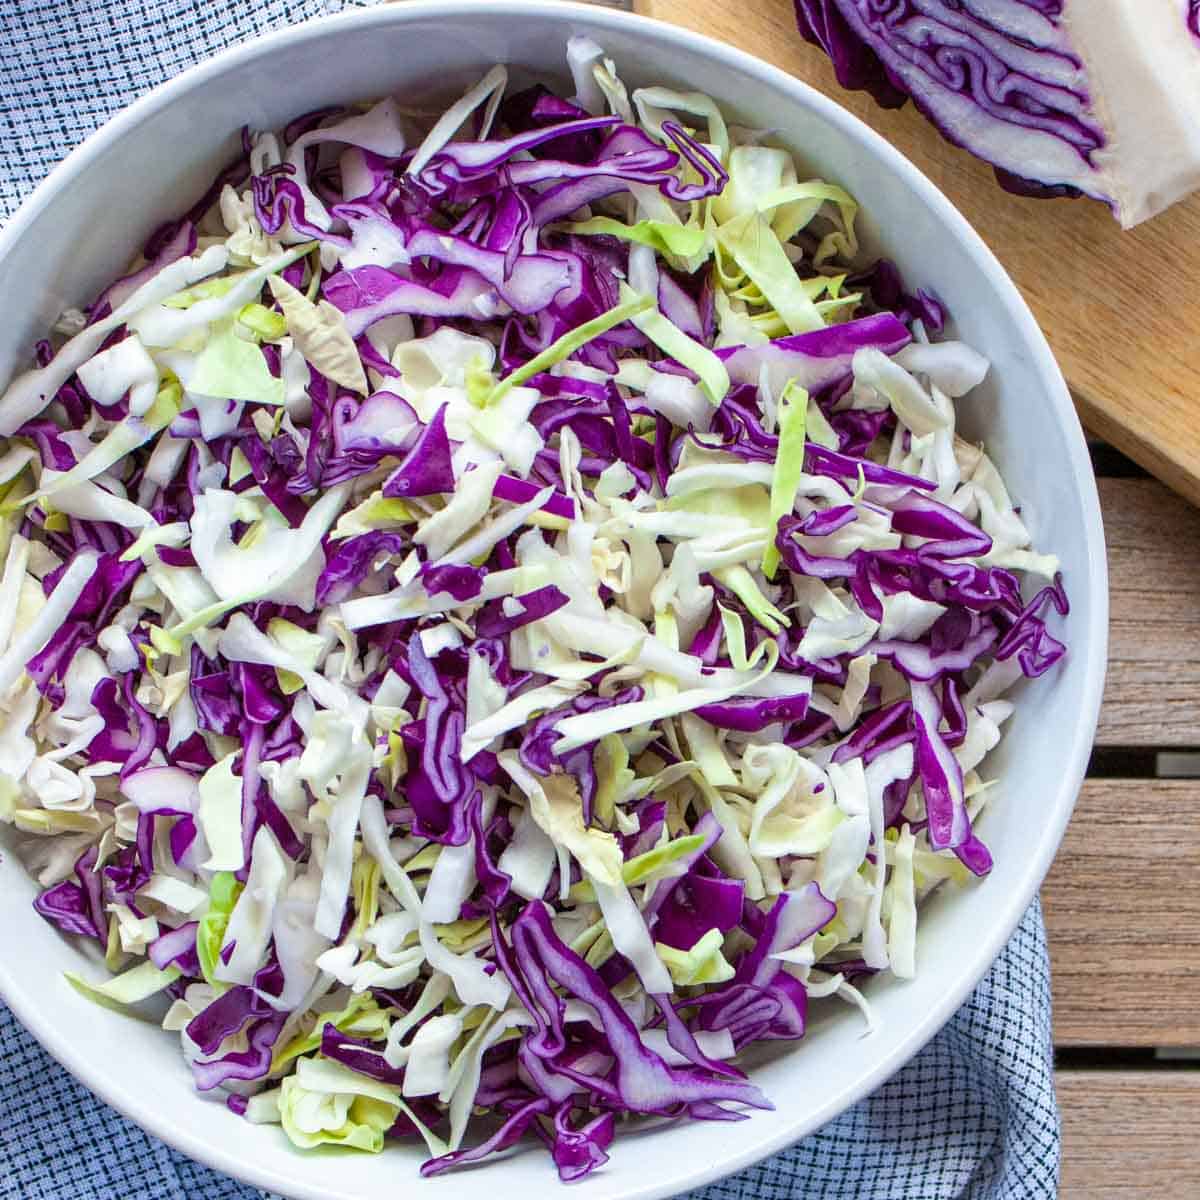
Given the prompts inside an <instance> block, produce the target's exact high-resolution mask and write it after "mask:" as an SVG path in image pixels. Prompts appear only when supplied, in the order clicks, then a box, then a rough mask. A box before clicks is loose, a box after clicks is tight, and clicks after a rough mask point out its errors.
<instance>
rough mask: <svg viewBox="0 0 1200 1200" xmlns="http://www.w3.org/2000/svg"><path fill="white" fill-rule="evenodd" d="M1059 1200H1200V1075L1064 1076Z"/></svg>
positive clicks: (1088, 1073) (1126, 1073)
mask: <svg viewBox="0 0 1200 1200" xmlns="http://www.w3.org/2000/svg"><path fill="white" fill-rule="evenodd" d="M1058 1099H1059V1106H1060V1107H1061V1109H1062V1119H1063V1161H1062V1187H1061V1189H1060V1191H1059V1200H1136V1198H1139V1197H1145V1198H1146V1200H1158V1197H1165V1196H1173V1197H1180V1200H1182V1198H1184V1197H1195V1196H1200V1155H1197V1153H1196V1140H1197V1138H1198V1137H1200V1117H1197V1112H1198V1111H1200V1071H1060V1072H1059V1073H1058Z"/></svg>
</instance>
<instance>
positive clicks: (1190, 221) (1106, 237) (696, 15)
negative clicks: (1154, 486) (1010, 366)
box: [634, 0, 1200, 504]
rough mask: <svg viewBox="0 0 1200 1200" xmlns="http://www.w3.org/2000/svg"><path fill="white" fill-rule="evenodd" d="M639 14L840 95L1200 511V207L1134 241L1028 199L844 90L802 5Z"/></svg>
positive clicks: (659, 2) (638, 2)
mask: <svg viewBox="0 0 1200 1200" xmlns="http://www.w3.org/2000/svg"><path fill="white" fill-rule="evenodd" d="M634 7H635V8H636V9H637V11H639V12H641V13H643V14H644V15H646V16H652V17H657V18H659V19H660V20H664V21H670V22H672V23H674V24H676V25H682V26H686V27H687V28H690V29H696V30H699V31H701V32H703V33H707V34H709V35H710V36H711V37H715V38H719V39H720V40H722V41H724V42H728V43H730V44H731V45H734V46H738V47H740V48H741V49H743V50H747V51H749V52H750V53H751V54H755V55H757V56H758V57H759V58H762V59H765V60H766V61H767V62H769V63H772V64H774V65H775V66H777V67H782V68H783V69H784V70H785V71H788V72H790V73H791V74H792V75H794V76H796V77H797V78H799V79H802V80H804V81H805V82H806V83H809V84H811V85H812V86H813V87H815V88H817V90H818V91H821V92H824V93H825V94H826V95H829V96H832V97H833V98H834V99H836V100H837V101H839V103H841V104H842V105H844V106H845V107H846V108H848V109H850V110H851V111H852V112H854V113H855V114H856V115H857V116H859V117H861V118H862V119H863V120H864V121H866V123H867V124H868V125H871V126H872V127H873V128H875V129H876V130H878V131H879V132H880V133H881V134H883V136H884V137H886V138H887V139H888V140H889V141H891V142H892V143H893V144H894V145H895V146H897V147H898V148H899V149H900V150H901V151H903V153H904V154H906V155H907V156H908V157H909V158H910V159H912V161H913V162H914V163H916V165H917V166H918V167H920V168H921V170H922V171H924V172H925V174H927V175H928V176H929V177H930V178H931V179H932V180H933V181H934V183H936V184H937V185H938V186H939V187H940V188H941V189H942V191H944V192H945V193H946V195H947V196H949V197H950V199H951V200H952V201H953V202H954V203H955V204H956V205H957V206H958V207H959V208H960V209H961V210H962V212H963V213H964V214H965V215H966V217H967V219H968V220H969V221H970V222H971V223H972V224H973V225H974V226H975V228H976V229H977V230H978V231H979V232H980V233H981V234H982V235H983V237H984V239H985V240H986V241H987V243H988V244H989V245H990V246H991V248H992V250H993V251H994V252H995V254H996V256H997V257H998V258H999V259H1000V261H1001V262H1002V263H1003V264H1004V265H1005V267H1006V268H1007V269H1008V271H1009V273H1010V274H1011V275H1012V277H1013V279H1015V280H1016V282H1017V286H1018V287H1020V289H1021V290H1022V292H1024V294H1025V298H1026V299H1027V300H1028V301H1029V304H1030V307H1031V308H1032V309H1033V311H1034V314H1035V315H1036V316H1037V318H1038V320H1039V321H1040V322H1041V325H1042V328H1043V329H1044V330H1045V332H1046V336H1047V337H1048V338H1049V340H1050V344H1051V346H1052V347H1053V348H1054V351H1055V353H1056V354H1057V356H1058V361H1059V363H1060V364H1061V365H1062V369H1063V373H1064V374H1065V375H1066V377H1067V382H1068V383H1069V384H1070V386H1071V389H1072V391H1073V393H1074V395H1075V400H1076V404H1077V406H1078V409H1079V415H1080V417H1081V418H1082V420H1083V422H1084V424H1085V425H1086V426H1087V427H1088V429H1089V430H1091V431H1092V432H1093V433H1095V434H1097V435H1099V436H1100V437H1102V438H1104V439H1105V440H1107V441H1109V442H1112V443H1113V444H1114V445H1116V446H1119V447H1120V448H1121V449H1122V450H1123V451H1125V453H1126V454H1128V455H1129V456H1130V457H1132V458H1134V459H1136V460H1137V461H1138V462H1139V463H1141V464H1142V466H1144V467H1145V468H1146V469H1147V470H1149V471H1152V472H1153V473H1154V474H1155V475H1157V476H1158V477H1159V478H1160V479H1162V480H1163V481H1164V482H1165V483H1167V484H1169V485H1170V486H1171V487H1173V488H1175V489H1176V490H1177V491H1179V492H1181V493H1183V495H1185V496H1187V497H1188V499H1190V500H1191V501H1192V502H1193V503H1197V504H1200V196H1197V197H1193V198H1192V199H1191V200H1190V201H1188V202H1185V203H1183V204H1180V205H1176V207H1175V208H1173V209H1172V210H1170V211H1169V212H1167V213H1164V214H1163V215H1162V216H1160V217H1156V218H1155V219H1154V220H1152V221H1149V222H1147V223H1146V224H1144V225H1141V226H1139V227H1138V228H1137V229H1134V230H1130V231H1122V230H1121V228H1120V227H1119V226H1118V225H1117V223H1116V221H1115V220H1114V219H1113V218H1112V216H1111V215H1110V214H1109V212H1108V209H1107V208H1105V207H1104V206H1103V205H1101V204H1098V203H1096V202H1094V201H1089V200H1027V199H1022V198H1019V197H1016V196H1010V195H1008V194H1007V193H1006V192H1003V191H1001V190H1000V188H999V187H998V186H997V185H996V182H995V179H994V177H993V175H992V171H991V168H990V167H987V166H986V165H984V164H983V163H981V162H978V161H976V160H975V159H973V158H972V157H971V156H970V155H968V154H966V153H965V152H963V151H961V150H957V149H955V148H954V147H953V146H951V145H949V144H948V143H947V142H945V141H943V140H942V138H941V137H940V136H939V135H938V133H937V132H936V131H935V130H934V129H933V128H932V127H931V126H930V125H929V124H927V123H926V121H925V120H924V119H923V118H922V117H921V116H919V115H918V114H917V113H916V112H915V111H914V110H913V108H912V106H911V105H909V106H907V107H905V108H904V109H902V110H900V111H899V112H895V111H893V112H887V111H884V110H882V109H879V108H877V107H876V106H875V104H874V102H873V101H872V100H870V98H869V97H867V96H866V95H865V94H863V93H861V92H846V91H843V90H842V89H841V88H840V87H839V86H838V84H837V81H836V80H835V78H834V75H833V70H832V68H831V67H830V65H829V61H828V59H826V58H825V56H824V55H823V54H822V53H821V52H820V51H818V50H817V49H816V48H815V47H812V46H810V45H809V44H808V43H807V42H805V41H804V39H803V38H801V36H800V34H799V33H798V32H797V30H796V24H795V20H794V16H793V11H792V4H791V2H790V0H634Z"/></svg>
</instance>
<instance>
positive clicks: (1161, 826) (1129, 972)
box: [1042, 779, 1200, 1046]
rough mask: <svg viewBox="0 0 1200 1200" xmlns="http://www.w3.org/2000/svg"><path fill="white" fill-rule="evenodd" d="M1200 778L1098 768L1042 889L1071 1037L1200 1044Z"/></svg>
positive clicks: (1059, 1039) (1066, 1041)
mask: <svg viewBox="0 0 1200 1200" xmlns="http://www.w3.org/2000/svg"><path fill="white" fill-rule="evenodd" d="M1197 880H1200V780H1148V779H1135V780H1119V779H1090V780H1088V781H1087V782H1086V783H1085V784H1084V787H1083V792H1082V794H1081V795H1080V797H1079V803H1078V806H1077V807H1076V810H1075V816H1074V819H1073V820H1072V822H1071V825H1070V828H1069V829H1068V830H1067V836H1066V838H1065V840H1064V841H1063V845H1062V849H1061V850H1060V851H1059V855H1058V859H1057V860H1056V862H1055V864H1054V867H1053V868H1052V869H1051V871H1050V875H1049V877H1048V878H1047V880H1046V883H1045V885H1044V886H1043V888H1042V903H1043V906H1044V908H1045V913H1046V928H1047V933H1048V936H1049V940H1050V959H1051V964H1052V966H1053V970H1052V972H1051V979H1052V985H1053V990H1054V1040H1055V1042H1056V1043H1057V1044H1058V1045H1060V1046H1103V1045H1111V1046H1200V889H1198V888H1197V886H1196V884H1197Z"/></svg>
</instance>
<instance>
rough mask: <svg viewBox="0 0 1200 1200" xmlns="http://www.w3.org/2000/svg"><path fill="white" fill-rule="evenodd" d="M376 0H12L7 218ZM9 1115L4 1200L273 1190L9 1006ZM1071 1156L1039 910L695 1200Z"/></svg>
mask: <svg viewBox="0 0 1200 1200" xmlns="http://www.w3.org/2000/svg"><path fill="white" fill-rule="evenodd" d="M374 2H375V0H254V2H253V3H246V2H245V0H4V3H3V13H2V14H0V147H2V150H0V155H2V157H3V165H2V168H0V219H2V218H3V217H5V216H8V215H10V214H11V213H12V212H13V211H14V210H15V208H16V207H17V205H18V204H19V203H20V201H21V200H22V199H23V197H24V196H26V195H27V194H28V193H29V191H30V190H31V189H32V187H33V186H34V184H35V183H37V182H38V181H39V180H40V179H41V178H42V177H43V176H45V175H46V174H47V172H48V171H49V170H50V169H51V167H53V166H54V164H55V163H56V162H58V161H59V159H61V158H62V157H63V156H64V155H65V154H66V152H67V151H68V150H70V149H71V147H72V146H74V145H75V144H77V143H78V142H79V141H81V140H82V139H83V138H84V137H85V136H86V135H87V134H89V133H90V132H91V131H92V130H93V129H95V128H96V127H97V126H99V125H100V124H101V123H102V122H104V121H105V120H106V119H107V118H108V117H110V116H111V115H112V114H113V113H115V112H116V111H117V110H118V109H120V108H121V107H122V106H123V105H125V104H127V103H128V102H129V101H130V100H132V99H134V98H135V97H136V96H139V95H141V94H142V93H143V92H145V91H146V90H148V89H149V88H150V87H152V86H154V85H155V84H157V83H159V82H161V81H162V80H165V79H169V78H171V77H172V76H174V75H176V74H178V73H179V72H180V71H181V70H183V69H184V68H185V67H188V66H190V65H191V64H192V63H195V62H197V61H199V60H200V59H202V58H204V57H206V56H208V55H210V54H213V53H215V52H216V51H218V50H221V49H223V48H224V47H226V46H229V45H231V44H233V43H234V42H237V41H241V40H243V39H245V38H247V37H251V36H253V35H254V34H258V33H263V32H265V31H266V30H268V29H273V28H276V27H278V26H280V25H284V24H288V23H291V22H295V21H300V20H304V19H306V18H309V17H315V16H321V15H324V14H327V13H335V12H341V11H343V10H344V9H347V8H356V7H367V6H369V5H370V4H372V3H374ZM47 936H49V932H47ZM164 1036H166V1035H164ZM0 1114H2V1116H0V1130H2V1131H3V1135H2V1136H0V1200H184V1198H188V1200H191V1198H195V1200H258V1198H259V1196H260V1193H259V1192H258V1191H257V1190H256V1189H254V1188H250V1187H246V1186H244V1185H242V1184H239V1183H235V1182H234V1181H233V1180H232V1179H229V1178H227V1177H225V1176H223V1175H219V1174H217V1173H216V1172H214V1171H211V1170H209V1169H208V1168H207V1167H202V1166H200V1165H199V1164H197V1163H194V1162H192V1161H191V1160H190V1159H188V1158H185V1157H184V1156H183V1155H181V1154H178V1153H176V1152H175V1151H173V1150H171V1149H169V1148H168V1147H167V1146H165V1145H163V1144H162V1143H161V1142H159V1141H157V1140H156V1139H155V1138H152V1137H150V1136H149V1135H147V1134H145V1133H143V1132H142V1131H141V1130H140V1129H138V1128H137V1127H136V1126H135V1125H132V1124H130V1122H128V1121H126V1120H125V1119H124V1118H123V1117H121V1116H119V1115H118V1114H117V1113H116V1112H114V1111H113V1110H112V1109H110V1108H108V1107H107V1106H105V1105H103V1104H101V1103H100V1101H98V1100H97V1099H96V1098H95V1097H93V1096H92V1095H91V1094H90V1093H89V1092H88V1091H87V1090H86V1089H85V1088H83V1087H82V1086H81V1085H80V1084H78V1083H77V1082H76V1081H75V1080H74V1079H73V1078H71V1077H70V1076H69V1075H67V1073H66V1072H65V1071H63V1070H62V1068H61V1067H59V1066H58V1065H57V1064H56V1063H55V1062H54V1061H53V1060H52V1059H51V1058H50V1057H49V1056H48V1055H47V1054H46V1053H45V1052H44V1051H43V1050H42V1049H41V1048H40V1047H39V1046H38V1045H37V1043H36V1042H35V1041H34V1040H33V1038H31V1037H30V1036H29V1034H27V1033H26V1032H25V1031H24V1029H22V1028H21V1026H20V1025H18V1024H17V1022H16V1020H15V1019H14V1017H13V1016H12V1014H11V1013H10V1012H9V1011H8V1009H7V1008H5V1007H3V1005H0ZM48 1114H52V1116H51V1117H50V1119H47V1118H48ZM261 1136H264V1137H270V1136H273V1135H272V1133H271V1132H270V1131H265V1130H264V1131H262V1132H261ZM617 1153H620V1146H619V1145H618V1147H617ZM1058 1161H1059V1121H1058V1109H1057V1105H1056V1103H1055V1098H1054V1074H1053V1056H1052V1049H1051V1030H1050V970H1049V963H1048V960H1047V957H1046V938H1045V928H1044V926H1043V924H1042V914H1041V909H1040V907H1039V906H1038V905H1037V903H1036V902H1035V903H1034V905H1033V906H1032V907H1031V908H1030V910H1029V911H1028V912H1027V913H1026V914H1025V918H1024V920H1023V921H1022V922H1021V925H1020V927H1019V928H1018V930H1017V932H1016V934H1015V935H1014V937H1013V939H1012V941H1011V942H1010V943H1009V945H1008V947H1007V948H1006V949H1005V951H1004V953H1003V954H1002V955H1001V956H1000V958H999V959H998V960H997V961H996V964H995V966H994V967H993V968H992V969H991V971H990V972H989V973H988V975H987V976H986V977H985V979H984V981H983V982H982V983H981V984H980V985H979V987H978V988H977V989H976V991H975V993H974V994H973V995H972V996H971V998H970V1000H968V1001H967V1003H966V1004H965V1005H964V1006H963V1007H962V1009H961V1010H960V1011H959V1012H958V1014H957V1015H956V1016H955V1017H954V1019H953V1020H952V1021H951V1022H950V1023H949V1025H947V1026H946V1028H945V1029H944V1030H943V1031H942V1032H941V1033H940V1034H939V1035H938V1037H936V1038H935V1039H934V1040H933V1041H932V1042H931V1043H930V1044H929V1046H927V1047H926V1048H925V1050H923V1051H922V1052H921V1053H920V1054H919V1055H918V1056H917V1057H916V1058H915V1059H914V1060H913V1062H912V1063H910V1064H909V1065H908V1066H907V1067H906V1068H905V1069H904V1070H902V1071H901V1072H900V1073H899V1074H898V1075H896V1076H895V1078H893V1079H892V1081H891V1082H890V1083H888V1084H886V1085H885V1086H884V1087H883V1088H881V1089H880V1090H879V1091H878V1092H876V1093H875V1094H874V1095H873V1096H870V1097H869V1098H868V1099H866V1100H864V1101H862V1102H861V1103H860V1104H858V1105H857V1106H856V1107H855V1108H853V1109H851V1110H850V1111H849V1112H847V1113H846V1114H844V1115H843V1116H842V1117H840V1118H838V1119H837V1120H836V1121H833V1122H831V1123H830V1124H829V1125H827V1126H826V1127H825V1128H824V1129H822V1130H820V1131H819V1132H818V1133H815V1134H813V1135H812V1136H811V1137H809V1138H806V1139H805V1140H804V1141H803V1142H800V1143H799V1144H798V1145H796V1146H794V1147H793V1148H792V1149H790V1150H788V1151H785V1152H784V1153H782V1154H779V1155H777V1156H776V1157H774V1158H771V1159H768V1160H767V1161H766V1162H763V1163H761V1164H759V1165H758V1166H757V1167H753V1168H751V1169H750V1170H748V1171H745V1172H743V1173H742V1174H740V1175H737V1176H734V1177H733V1178H731V1179H728V1180H725V1181H723V1182H721V1183H718V1184H714V1185H712V1186H711V1187H708V1188H706V1189H704V1190H703V1191H700V1192H695V1193H692V1195H691V1196H690V1197H689V1198H688V1200H952V1198H955V1197H963V1198H964V1200H1053V1198H1054V1197H1055V1196H1056V1195H1057V1191H1058ZM552 1179H553V1173H552V1172H550V1173H549V1174H548V1175H547V1189H548V1192H549V1191H550V1190H553V1188H554V1187H555V1186H557V1185H555V1184H553V1182H552ZM563 1195H564V1198H566V1196H567V1193H566V1192H564V1193H563Z"/></svg>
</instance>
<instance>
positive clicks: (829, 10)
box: [795, 0, 1200, 228]
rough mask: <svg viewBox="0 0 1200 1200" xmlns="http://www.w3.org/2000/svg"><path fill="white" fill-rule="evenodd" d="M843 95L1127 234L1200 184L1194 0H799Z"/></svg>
mask: <svg viewBox="0 0 1200 1200" xmlns="http://www.w3.org/2000/svg"><path fill="white" fill-rule="evenodd" d="M795 5H796V17H797V20H798V22H799V25H800V32H801V33H802V34H803V35H804V36H805V37H806V38H807V39H808V40H809V41H810V42H812V43H813V44H814V45H817V46H819V47H820V48H821V49H822V50H824V51H825V52H826V53H827V54H828V55H829V57H830V59H831V61H832V62H833V65H834V68H835V70H836V72H837V78H838V82H839V83H841V85H842V86H843V87H846V88H852V89H855V90H857V89H864V90H866V91H868V92H870V94H871V95H872V96H873V97H874V98H875V99H876V100H877V101H878V102H879V103H880V104H881V105H883V106H884V107H885V108H896V107H899V106H901V105H903V104H905V103H906V102H907V101H908V100H909V99H911V100H912V101H913V103H914V104H916V106H917V107H918V108H919V109H920V110H921V112H922V113H924V114H925V116H927V117H928V118H929V119H930V120H931V121H932V122H933V123H934V124H935V125H936V126H937V127H938V129H940V130H941V132H942V133H943V134H944V135H945V136H946V138H947V139H949V140H950V141H951V142H953V143H954V144H955V145H957V146H962V147H963V148H965V149H967V150H969V151H970V152H971V153H972V154H975V155H977V156H978V157H980V158H982V159H984V160H985V161H986V162H989V163H991V164H992V165H993V166H994V167H995V169H996V176H997V178H998V180H999V181H1000V183H1001V185H1002V186H1003V187H1005V188H1007V189H1008V190H1010V191H1015V192H1017V193H1019V194H1027V195H1035V196H1063V195H1075V196H1078V195H1082V196H1091V197H1093V198H1094V199H1097V200H1102V201H1103V202H1104V203H1106V204H1107V205H1109V207H1110V208H1111V209H1112V210H1113V213H1114V215H1115V216H1116V217H1117V219H1118V220H1119V221H1120V222H1121V224H1122V225H1124V226H1125V227H1126V228H1128V227H1130V226H1133V225H1136V224H1138V223H1139V222H1140V221H1145V220H1146V219H1148V218H1149V217H1153V216H1154V215H1155V214H1157V213H1159V212H1162V211H1163V209H1165V208H1168V207H1170V205H1172V204H1174V203H1175V202H1176V201H1177V200H1181V199H1182V198H1183V197H1184V196H1186V195H1188V194H1189V193H1190V192H1192V191H1194V190H1196V188H1198V187H1200V3H1197V0H968V2H966V3H964V2H963V0H795Z"/></svg>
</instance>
